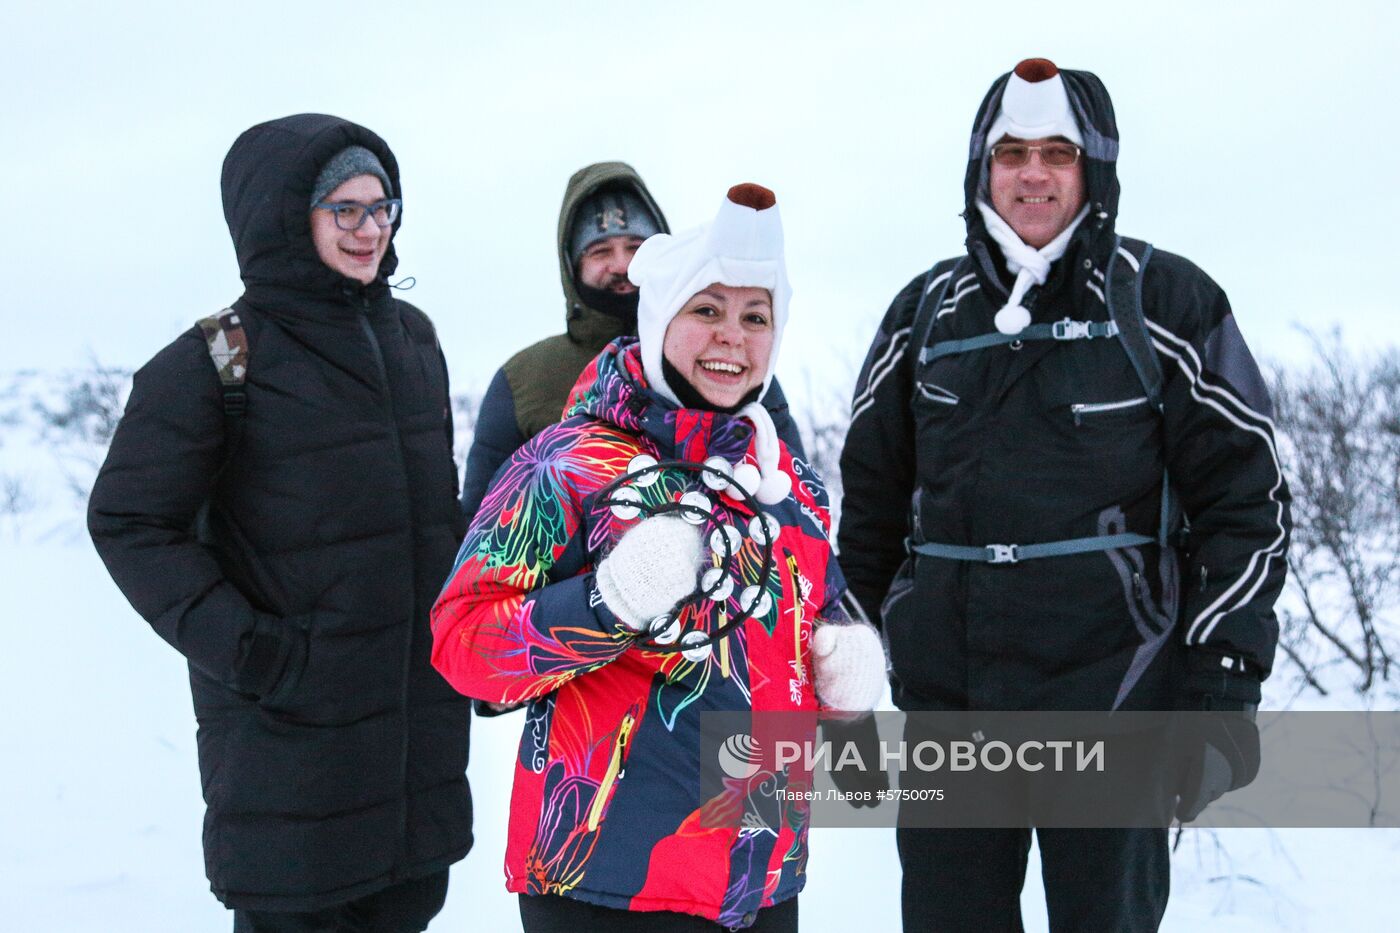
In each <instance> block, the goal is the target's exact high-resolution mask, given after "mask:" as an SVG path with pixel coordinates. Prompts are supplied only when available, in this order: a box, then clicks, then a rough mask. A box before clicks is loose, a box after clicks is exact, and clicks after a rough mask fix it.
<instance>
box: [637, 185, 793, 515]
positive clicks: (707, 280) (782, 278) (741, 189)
mask: <svg viewBox="0 0 1400 933" xmlns="http://www.w3.org/2000/svg"><path fill="white" fill-rule="evenodd" d="M627 277H628V278H629V279H630V280H631V281H632V284H633V285H636V286H637V288H638V289H639V296H638V303H637V336H638V337H639V338H641V344H642V370H643V372H645V373H646V377H647V382H648V384H649V385H650V386H651V388H652V389H653V390H654V391H656V392H657V393H659V394H660V395H661V396H662V397H664V398H667V399H669V400H671V401H672V402H674V403H676V404H677V405H679V404H680V399H678V398H677V397H676V394H675V392H674V391H672V389H671V387H670V386H669V385H667V384H666V376H665V373H664V372H663V371H662V368H661V356H662V349H663V347H664V345H665V342H666V328H667V327H669V326H670V324H671V320H672V319H673V318H674V317H675V316H676V314H677V313H678V312H679V311H680V309H681V308H682V307H684V306H685V303H686V302H687V301H689V300H690V299H691V298H692V297H693V296H694V295H695V294H696V293H697V292H699V291H701V290H702V289H704V288H705V287H706V286H708V285H713V284H716V283H718V284H720V285H728V286H730V287H731V288H766V289H767V290H768V294H769V295H770V296H771V298H772V301H773V349H772V352H771V353H770V354H769V356H768V371H767V372H766V373H764V374H763V390H762V391H763V392H767V391H768V386H769V385H770V384H771V383H772V381H773V369H774V366H775V365H776V363H777V360H778V347H779V346H780V345H781V344H782V339H783V329H784V328H785V327H786V326H787V316H788V304H789V303H790V301H791V299H792V289H791V288H790V287H789V285H788V278H787V265H786V263H785V262H784V261H783V222H782V217H781V215H780V214H779V213H778V203H777V198H776V197H775V196H774V194H773V192H772V191H769V190H768V189H767V188H764V187H763V186H761V185H754V184H743V185H735V186H734V187H733V188H730V189H729V193H728V194H727V195H726V196H725V198H724V200H723V201H722V202H720V206H719V212H718V213H717V214H716V215H715V218H714V220H712V221H710V222H709V223H708V224H705V225H703V226H700V227H696V228H694V229H692V230H687V231H685V232H684V233H678V234H674V235H673V234H669V233H658V234H656V235H655V236H653V237H649V238H648V239H647V241H646V242H645V243H643V244H642V245H641V247H640V248H639V249H638V250H637V252H636V255H634V256H633V257H632V263H631V265H629V266H628V267H627ZM739 414H740V415H741V416H743V417H745V418H748V419H749V420H750V421H752V422H753V424H754V430H755V432H756V439H755V451H756V453H757V454H758V460H759V464H758V472H759V474H760V482H759V483H758V489H757V491H755V490H753V489H750V490H749V492H750V493H753V494H754V495H755V497H756V498H757V499H758V500H759V501H760V502H763V503H765V504H767V505H772V504H774V503H776V502H780V501H782V500H783V499H784V498H786V497H787V494H788V492H789V490H790V489H791V481H790V480H789V479H788V476H787V474H785V473H782V472H781V471H779V469H778V452H779V448H778V443H777V431H776V430H775V429H774V427H773V421H772V418H770V417H769V415H768V410H767V409H765V408H764V407H763V405H762V404H760V403H758V402H752V403H750V404H748V405H745V406H744V407H743V408H742V409H740V410H739ZM741 470H742V468H740V470H736V472H735V477H736V480H739V481H740V482H743V480H744V479H746V478H747V477H745V475H744V473H742V472H741ZM743 485H745V486H746V487H747V486H748V483H747V482H743ZM779 487H781V491H780V490H779ZM774 497H776V498H774Z"/></svg>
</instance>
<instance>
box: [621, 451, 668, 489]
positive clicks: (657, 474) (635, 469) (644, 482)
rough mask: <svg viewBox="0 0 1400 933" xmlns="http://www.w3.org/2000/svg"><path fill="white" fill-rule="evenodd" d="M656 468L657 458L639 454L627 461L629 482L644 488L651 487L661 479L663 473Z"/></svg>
mask: <svg viewBox="0 0 1400 933" xmlns="http://www.w3.org/2000/svg"><path fill="white" fill-rule="evenodd" d="M655 467H656V458H655V457H653V456H652V455H651V454H637V456H635V457H633V458H632V459H631V460H628V461H627V475H628V482H630V483H632V484H633V485H636V486H642V487H644V488H645V487H647V486H650V485H651V484H652V483H655V482H656V481H657V480H658V479H660V478H661V471H660V470H657V469H656V468H655Z"/></svg>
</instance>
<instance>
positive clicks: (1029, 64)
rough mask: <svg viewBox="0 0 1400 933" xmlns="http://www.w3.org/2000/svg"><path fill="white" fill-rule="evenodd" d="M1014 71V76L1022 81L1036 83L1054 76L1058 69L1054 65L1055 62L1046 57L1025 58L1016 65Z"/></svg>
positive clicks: (1058, 71)
mask: <svg viewBox="0 0 1400 933" xmlns="http://www.w3.org/2000/svg"><path fill="white" fill-rule="evenodd" d="M1015 72H1016V77H1018V78H1020V79H1021V80H1022V81H1029V82H1030V83H1031V84H1038V83H1040V82H1041V81H1049V80H1050V79H1051V78H1053V77H1055V75H1057V74H1059V73H1060V69H1059V68H1057V67H1055V63H1054V62H1052V61H1051V60H1050V59H1048V58H1027V59H1024V60H1022V61H1021V63H1020V64H1019V65H1017V66H1016V68H1015Z"/></svg>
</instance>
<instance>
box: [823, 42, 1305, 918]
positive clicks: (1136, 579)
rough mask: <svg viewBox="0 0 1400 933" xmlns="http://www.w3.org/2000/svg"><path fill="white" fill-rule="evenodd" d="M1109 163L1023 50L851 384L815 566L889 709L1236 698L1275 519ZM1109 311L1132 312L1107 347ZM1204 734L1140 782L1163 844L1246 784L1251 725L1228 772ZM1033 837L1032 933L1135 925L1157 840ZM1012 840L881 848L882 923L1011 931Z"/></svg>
mask: <svg viewBox="0 0 1400 933" xmlns="http://www.w3.org/2000/svg"><path fill="white" fill-rule="evenodd" d="M1117 151H1118V140H1117V128H1116V125H1115V122H1114V117H1113V109H1112V104H1111V103H1110V101H1109V97H1108V94H1107V92H1106V90H1105V89H1104V87H1103V85H1102V84H1101V83H1100V82H1099V80H1098V79H1097V78H1096V77H1095V76H1094V75H1092V74H1089V73H1087V72H1077V71H1060V70H1058V69H1056V68H1055V66H1054V65H1053V63H1051V62H1049V61H1046V60H1044V59H1031V60H1028V61H1025V62H1022V63H1021V64H1020V65H1018V66H1017V68H1016V70H1015V72H1014V73H1011V74H1007V75H1003V76H1002V77H1001V78H999V79H998V80H997V81H996V82H995V83H994V84H993V85H992V88H991V90H990V91H989V93H988V94H987V96H986V98H985V100H984V101H983V104H982V107H981V109H980V110H979V112H978V115H977V119H976V122H975V123H974V128H973V135H972V140H971V149H970V158H969V162H968V168H967V174H966V178H965V183H964V186H965V192H966V207H967V209H966V214H965V217H966V219H967V250H968V252H967V255H966V256H964V257H962V258H961V259H960V260H957V261H949V262H947V263H940V264H939V265H938V266H936V267H935V269H934V270H932V271H931V272H930V273H928V274H921V275H919V276H918V277H916V278H915V279H914V280H913V281H912V282H911V283H910V284H909V285H908V286H907V287H906V288H905V289H904V290H903V291H902V292H900V294H899V295H898V296H897V297H896V298H895V300H894V303H893V305H892V306H891V307H890V310H889V312H888V314H887V315H886V316H885V319H884V321H883V323H882V324H881V326H880V331H879V333H878V335H877V336H876V339H875V342H874V345H873V346H872V347H871V350H870V353H869V356H868V357H867V359H866V362H865V365H864V368H863V369H862V372H861V374H860V377H859V381H858V383H857V387H856V394H855V401H854V405H853V412H852V420H851V426H850V433H849V435H848V437H847V441H846V446H845V449H844V451H843V454H842V458H841V470H842V480H843V483H844V487H845V499H844V503H843V512H842V521H841V529H840V538H839V544H840V553H841V565H842V569H843V570H844V572H845V574H846V578H847V580H848V581H849V584H850V587H851V590H852V592H853V593H854V594H855V595H856V597H857V599H858V600H859V601H860V602H861V603H862V604H863V605H864V606H865V607H866V608H867V609H868V610H871V611H870V615H871V616H872V617H873V618H874V619H876V620H877V621H878V622H879V624H881V625H882V627H883V631H884V634H885V637H886V639H887V642H888V645H889V650H890V657H891V662H892V667H893V673H892V684H893V691H894V698H895V702H896V703H897V704H898V705H899V706H900V707H901V708H902V709H904V710H909V711H919V710H949V711H962V710H972V711H979V710H1172V709H1213V710H1222V709H1224V710H1236V711H1252V709H1253V708H1254V706H1255V705H1256V704H1257V703H1258V701H1259V684H1260V681H1261V680H1262V679H1263V678H1264V677H1266V676H1267V675H1268V673H1269V670H1270V667H1271V664H1272V660H1273V653H1274V647H1275V642H1276V639H1277V633H1278V627H1277V623H1276V620H1275V617H1274V614H1273V609H1272V606H1273V602H1274V600H1275V598H1276V597H1277V596H1278V593H1279V591H1280V589H1281V587H1282V585H1283V577H1284V550H1285V548H1286V546H1287V541H1288V533H1289V527H1290V522H1289V511H1288V506H1289V497H1288V491H1287V487H1286V486H1285V484H1284V480H1283V476H1282V473H1281V471H1280V468H1279V460H1278V455H1277V451H1276V449H1275V444H1274V436H1273V425H1272V422H1271V421H1270V414H1271V405H1270V401H1269V398H1268V395H1267V393H1266V391H1265V387H1264V383H1263V380H1262V379H1261V378H1260V375H1259V371H1258V369H1257V367H1256V366H1255V364H1254V361H1253V359H1252V358H1251V356H1250V354H1249V351H1248V349H1247V348H1246V346H1245V343H1244V340H1243V338H1242V337H1241V335H1240V332H1239V329H1238V327H1237V326H1236V323H1235V319H1234V317H1233V315H1232V314H1231V312H1230V306H1229V303H1228V301H1227V300H1226V298H1225V294H1224V293H1223V292H1222V291H1221V290H1220V288H1219V287H1218V286H1217V285H1216V284H1215V283H1214V282H1212V281H1211V280H1210V279H1209V278H1208V277H1207V276H1206V275H1205V274H1204V273H1203V272H1202V271H1201V270H1199V269H1198V268H1196V267H1195V266H1194V265H1192V264H1191V263H1190V262H1188V261H1187V260H1185V259H1183V258H1181V257H1179V256H1174V255H1171V254H1169V253H1166V252H1163V251H1157V252H1154V253H1152V254H1151V255H1150V261H1149V257H1148V256H1147V254H1146V252H1145V251H1144V249H1143V245H1142V244H1140V243H1136V242H1135V241H1134V242H1133V243H1120V241H1119V240H1118V238H1117V235H1116V233H1115V231H1114V221H1115V219H1116V216H1117V210H1118V192H1119V186H1118V180H1117V175H1116V170H1115V162H1116V159H1117ZM1125 264H1126V265H1125ZM1125 276H1126V278H1125ZM1120 282H1127V283H1128V286H1129V287H1128V288H1127V290H1126V291H1122V290H1119V289H1117V288H1115V290H1114V291H1113V292H1112V293H1111V294H1112V295H1115V296H1118V297H1119V299H1120V300H1119V302H1118V303H1117V304H1115V309H1118V310H1115V311H1114V315H1115V317H1114V318H1113V319H1111V318H1110V313H1109V308H1108V302H1107V300H1106V292H1109V289H1110V287H1111V286H1112V285H1113V284H1114V283H1120ZM1134 290H1136V291H1137V293H1138V295H1140V298H1139V299H1133V298H1132V297H1131V296H1132V294H1133V292H1134ZM1124 296H1127V297H1126V298H1125V297H1124ZM1135 303H1140V306H1141V309H1142V312H1143V314H1144V315H1145V321H1143V322H1142V323H1141V325H1140V326H1138V327H1137V328H1130V327H1127V325H1126V324H1125V326H1124V328H1123V329H1121V330H1120V329H1119V326H1118V323H1117V320H1118V317H1120V316H1121V315H1122V314H1124V313H1126V310H1127V309H1126V306H1127V305H1133V304H1135ZM1134 334H1137V335H1140V336H1141V337H1142V341H1141V344H1140V349H1139V352H1138V353H1137V356H1136V357H1132V356H1130V355H1129V352H1128V351H1129V350H1130V349H1131V347H1130V346H1129V343H1130V340H1131V339H1132V338H1133V335H1134ZM1154 359H1155V365H1154V364H1153V363H1152V360H1154ZM1139 363H1143V364H1144V365H1143V366H1142V367H1141V368H1142V370H1143V372H1141V373H1140V372H1139V365H1138V364H1139ZM1157 368H1159V369H1160V379H1158V380H1157V381H1156V383H1155V385H1154V382H1153V379H1152V377H1151V375H1150V371H1151V370H1154V369H1157ZM1149 387H1152V388H1154V389H1156V390H1158V391H1155V392H1154V391H1152V390H1151V389H1149ZM1164 477H1165V478H1166V481H1165V483H1164ZM1168 487H1169V488H1170V489H1171V495H1170V496H1167V493H1166V489H1167V488H1168ZM1164 497H1165V502H1164ZM1188 523H1189V538H1186V539H1183V537H1182V534H1181V532H1182V530H1183V527H1184V526H1185V525H1187V524H1188ZM1037 546H1038V547H1037ZM1240 722H1241V723H1243V729H1244V731H1245V732H1246V733H1249V732H1250V730H1252V722H1250V721H1248V720H1247V719H1243V718H1242V719H1241V720H1240ZM962 737H963V738H967V736H962ZM1250 737H1251V736H1250V735H1248V734H1246V735H1245V736H1244V737H1243V738H1240V737H1239V736H1234V737H1233V738H1238V739H1239V742H1240V743H1241V744H1243V745H1246V746H1247V745H1248V744H1249V739H1250ZM972 738H973V739H974V740H976V739H978V737H977V736H976V735H974V736H972ZM1216 738H1217V740H1219V739H1220V737H1219V736H1217V737H1216ZM1230 738H1232V737H1229V736H1227V737H1226V738H1225V739H1224V740H1220V741H1217V743H1216V745H1212V746H1209V747H1208V746H1207V744H1206V743H1204V742H1202V743H1199V744H1197V745H1193V746H1192V747H1191V748H1190V749H1189V750H1188V754H1187V756H1186V757H1187V758H1188V759H1189V760H1190V761H1191V762H1193V763H1194V764H1192V765H1191V766H1189V767H1187V768H1185V769H1184V772H1185V773H1184V776H1178V774H1177V772H1176V771H1175V770H1173V769H1169V768H1168V769H1162V770H1161V771H1160V772H1154V773H1153V774H1151V775H1150V776H1149V777H1150V783H1151V784H1152V786H1151V787H1144V788H1143V790H1144V795H1145V796H1146V797H1147V798H1148V799H1150V800H1159V801H1161V805H1160V807H1159V809H1158V810H1157V811H1156V812H1158V813H1160V814H1161V817H1162V819H1163V823H1162V825H1165V819H1166V818H1169V817H1170V814H1171V812H1172V809H1173V805H1174V804H1175V800H1176V798H1177V797H1178V796H1179V797H1180V798H1181V801H1182V802H1181V803H1180V804H1175V806H1176V812H1177V814H1178V815H1180V816H1181V817H1182V818H1183V819H1190V818H1191V817H1193V816H1194V814H1195V813H1196V812H1199V809H1200V807H1201V806H1204V804H1205V803H1206V802H1209V800H1210V799H1212V798H1213V797H1215V796H1219V794H1220V793H1223V792H1224V791H1225V790H1227V789H1229V788H1230V787H1232V786H1238V785H1239V784H1241V783H1244V782H1247V781H1248V780H1249V779H1250V778H1251V777H1252V774H1253V770H1252V769H1253V768H1255V767H1257V733H1253V734H1252V738H1253V741H1254V747H1255V749H1256V751H1255V756H1256V757H1254V758H1253V760H1251V756H1250V754H1249V753H1248V749H1245V751H1243V752H1241V749H1240V747H1238V746H1237V745H1236V743H1235V742H1233V741H1230ZM1216 746H1219V747H1216ZM1154 818H1155V817H1154ZM1037 837H1038V844H1039V847H1040V850H1041V858H1042V863H1043V865H1044V875H1045V884H1046V891H1047V901H1048V906H1049V911H1050V921H1051V927H1052V929H1056V930H1070V929H1073V930H1152V929H1156V927H1157V925H1158V923H1159V922H1160V919H1161V916H1162V912H1163V910H1164V909H1165V907H1166V898H1167V889H1168V879H1169V861H1168V852H1167V837H1166V830H1165V829H1164V828H1161V829H1150V828H1149V829H1108V830H1074V829H1042V830H1038V831H1037ZM1030 838H1031V831H1030V830H1029V829H1026V828H1020V829H1016V828H1011V829H1005V830H997V829H962V830H940V829H909V828H901V829H900V830H899V833H898V840H899V850H900V859H901V864H902V866H903V869H904V885H903V910H904V919H905V928H906V929H907V930H922V929H938V930H963V929H966V930H1001V929H1013V930H1014V929H1019V928H1020V908H1019V900H1020V890H1021V886H1022V882H1023V880H1024V873H1025V866H1026V855H1027V851H1028V849H1029V845H1030Z"/></svg>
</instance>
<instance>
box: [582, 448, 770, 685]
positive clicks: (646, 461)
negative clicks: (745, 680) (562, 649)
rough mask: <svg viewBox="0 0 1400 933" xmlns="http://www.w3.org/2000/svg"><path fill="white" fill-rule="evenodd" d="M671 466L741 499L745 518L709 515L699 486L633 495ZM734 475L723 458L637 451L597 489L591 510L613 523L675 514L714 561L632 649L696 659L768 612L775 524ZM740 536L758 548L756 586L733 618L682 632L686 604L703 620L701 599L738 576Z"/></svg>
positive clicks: (742, 597)
mask: <svg viewBox="0 0 1400 933" xmlns="http://www.w3.org/2000/svg"><path fill="white" fill-rule="evenodd" d="M743 468H744V467H743V466H741V467H740V469H743ZM677 469H679V470H689V471H691V472H696V473H699V474H700V479H701V482H702V484H703V485H704V487H706V488H707V489H708V490H710V491H711V492H713V493H720V492H723V493H724V494H725V495H727V496H729V497H730V498H732V499H737V500H739V501H741V502H743V503H744V505H746V506H747V507H748V508H749V509H750V510H751V511H752V512H753V517H752V518H751V519H749V521H748V522H747V524H746V525H745V526H744V528H743V529H742V530H741V529H740V528H739V527H738V525H737V524H736V523H733V522H730V521H726V520H725V517H724V516H722V515H719V514H716V512H715V502H714V501H713V500H712V499H711V497H710V495H708V494H707V493H705V492H702V491H701V490H699V489H692V490H690V491H688V492H686V493H684V494H682V495H681V497H680V499H679V500H668V501H666V502H662V503H658V504H656V505H649V504H647V503H646V501H645V500H646V497H645V496H643V495H642V493H641V491H640V490H641V489H645V488H647V487H648V486H651V485H652V484H653V483H655V482H656V481H657V480H658V479H659V478H660V476H661V473H662V471H664V470H677ZM735 472H736V471H735V470H734V469H733V468H731V467H730V465H729V462H728V461H726V460H725V459H724V458H723V457H711V458H709V459H708V460H706V461H705V462H704V463H698V462H696V461H694V460H657V459H656V458H655V457H653V456H651V455H649V454H638V455H637V456H635V457H633V458H632V459H631V460H630V461H629V462H628V464H627V471H626V472H625V473H623V474H622V475H621V476H619V477H617V479H614V480H613V481H612V482H610V483H608V484H607V485H606V486H604V487H603V488H602V489H600V490H598V494H597V498H596V499H595V500H594V505H595V507H600V508H608V509H611V510H612V513H613V515H614V516H615V517H616V518H619V519H622V520H624V521H629V520H631V519H633V518H638V517H642V518H651V517H652V516H655V515H667V514H672V513H676V514H679V515H680V517H681V518H683V519H685V520H686V521H687V522H689V523H690V524H692V525H696V526H698V527H700V530H701V533H702V534H703V535H704V540H705V541H707V542H708V544H709V548H710V552H711V553H712V554H715V555H718V556H720V558H721V560H720V563H719V565H718V566H711V567H709V568H707V569H706V570H705V572H704V573H702V574H701V575H700V582H699V585H698V586H697V587H696V589H695V591H694V592H693V593H691V594H690V595H689V596H687V597H685V598H684V599H682V600H681V601H680V602H678V603H676V605H674V606H672V607H671V609H670V610H669V611H667V612H664V613H662V614H661V615H659V616H657V617H656V618H654V619H652V620H651V621H650V622H649V623H648V624H647V626H646V628H644V629H643V630H642V633H641V635H640V636H639V637H638V639H637V642H636V644H637V646H638V647H640V648H642V649H644V650H647V651H655V652H660V653H663V654H672V653H675V652H681V653H682V654H684V655H685V658H686V660H688V661H694V662H699V661H703V660H705V658H707V657H708V656H709V654H710V652H711V651H712V650H713V648H714V646H715V645H716V644H718V643H719V642H720V641H722V640H723V639H724V638H726V637H728V635H729V634H730V633H731V632H733V631H735V630H736V629H737V628H738V627H739V626H741V625H743V624H744V623H745V622H747V621H748V620H749V619H751V618H753V617H754V616H762V615H766V614H767V613H768V612H770V611H771V610H772V608H773V607H772V597H771V596H769V595H768V592H767V588H766V587H765V585H764V584H765V583H766V582H767V581H768V579H769V577H771V576H772V574H773V571H774V569H775V568H776V562H775V561H774V559H773V542H774V541H775V540H777V537H778V535H779V533H780V532H781V531H782V526H781V525H779V524H778V521H777V519H775V518H773V517H772V516H771V515H768V514H767V513H765V512H764V511H763V509H762V506H761V505H760V504H759V502H758V500H757V499H755V498H754V496H753V494H752V493H751V492H749V490H748V489H747V488H746V486H745V484H744V483H742V482H736V481H735V477H734V473H735ZM754 472H755V473H756V472H757V471H754ZM751 485H753V486H755V487H757V485H758V484H757V483H756V482H755V483H752V484H751ZM745 535H747V536H748V537H749V538H751V539H752V540H753V541H754V542H755V543H757V544H758V547H759V554H760V556H761V561H760V563H761V569H760V570H759V575H758V582H757V583H754V584H751V585H749V586H746V587H745V588H744V589H743V590H741V591H740V593H739V597H738V602H739V613H738V614H737V615H735V616H734V618H732V619H729V620H728V621H726V622H725V623H724V624H723V625H720V626H718V627H716V628H715V629H714V630H713V631H710V632H706V631H702V630H701V629H699V628H694V627H691V628H686V629H682V627H681V615H682V613H683V611H684V610H685V608H686V606H693V607H694V608H693V610H692V612H691V615H692V616H693V617H700V618H703V617H704V616H706V615H708V613H707V612H705V610H704V608H702V607H704V606H705V603H706V602H714V603H724V602H727V601H728V600H729V598H730V597H731V596H732V595H733V593H734V586H735V581H736V580H738V579H740V578H739V573H738V571H739V566H738V565H739V559H738V558H739V551H740V549H741V548H742V546H743V542H744V537H745ZM741 582H743V581H741Z"/></svg>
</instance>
